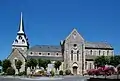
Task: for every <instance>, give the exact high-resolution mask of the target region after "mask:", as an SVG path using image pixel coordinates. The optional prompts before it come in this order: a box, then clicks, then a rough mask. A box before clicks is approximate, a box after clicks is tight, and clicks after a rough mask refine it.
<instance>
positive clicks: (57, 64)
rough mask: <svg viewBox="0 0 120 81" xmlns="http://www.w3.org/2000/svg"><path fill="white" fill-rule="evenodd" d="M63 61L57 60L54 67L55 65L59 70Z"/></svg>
mask: <svg viewBox="0 0 120 81" xmlns="http://www.w3.org/2000/svg"><path fill="white" fill-rule="evenodd" d="M61 64H62V63H61V62H60V61H56V62H55V63H54V67H55V69H56V70H57V69H58V70H59V67H60V65H61Z"/></svg>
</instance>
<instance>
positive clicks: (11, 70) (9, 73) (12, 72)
mask: <svg viewBox="0 0 120 81" xmlns="http://www.w3.org/2000/svg"><path fill="white" fill-rule="evenodd" d="M6 73H7V75H14V74H15V70H14V69H13V68H12V67H8V68H7V70H6Z"/></svg>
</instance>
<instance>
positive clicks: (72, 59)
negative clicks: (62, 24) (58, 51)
mask: <svg viewBox="0 0 120 81" xmlns="http://www.w3.org/2000/svg"><path fill="white" fill-rule="evenodd" d="M71 60H73V50H71Z"/></svg>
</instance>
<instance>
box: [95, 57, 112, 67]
mask: <svg viewBox="0 0 120 81" xmlns="http://www.w3.org/2000/svg"><path fill="white" fill-rule="evenodd" d="M109 62H110V59H109V57H107V56H99V57H97V58H95V60H94V64H95V66H96V67H99V66H104V65H106V64H109Z"/></svg>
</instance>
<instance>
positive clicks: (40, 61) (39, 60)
mask: <svg viewBox="0 0 120 81" xmlns="http://www.w3.org/2000/svg"><path fill="white" fill-rule="evenodd" d="M42 65H43V60H42V59H38V66H39V69H40V68H41V67H42Z"/></svg>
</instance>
